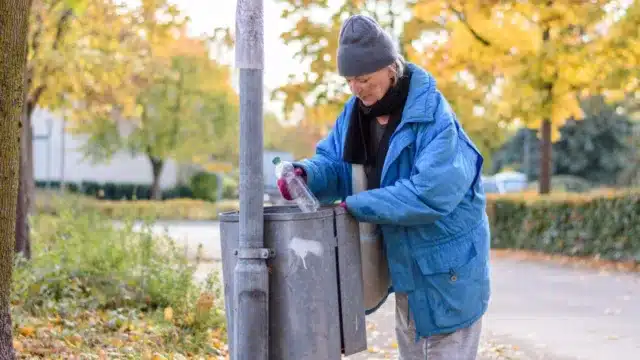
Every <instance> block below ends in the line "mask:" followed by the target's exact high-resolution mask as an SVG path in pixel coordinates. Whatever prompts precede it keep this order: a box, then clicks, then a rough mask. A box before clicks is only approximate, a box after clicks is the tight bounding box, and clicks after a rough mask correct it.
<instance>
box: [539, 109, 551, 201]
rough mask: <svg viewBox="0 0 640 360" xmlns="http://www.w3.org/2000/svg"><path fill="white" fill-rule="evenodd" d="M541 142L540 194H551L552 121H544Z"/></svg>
mask: <svg viewBox="0 0 640 360" xmlns="http://www.w3.org/2000/svg"><path fill="white" fill-rule="evenodd" d="M540 130H541V133H542V134H541V135H542V136H541V137H542V141H541V142H540V147H541V149H540V150H541V151H540V189H539V190H540V191H539V192H540V194H548V193H550V192H551V164H552V161H551V121H550V120H548V119H545V120H544V121H542V129H540Z"/></svg>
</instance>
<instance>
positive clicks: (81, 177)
mask: <svg viewBox="0 0 640 360" xmlns="http://www.w3.org/2000/svg"><path fill="white" fill-rule="evenodd" d="M32 123H33V137H34V139H33V166H34V177H35V180H36V181H61V180H64V181H65V182H73V183H80V182H82V181H93V182H99V183H105V182H114V183H134V184H140V185H151V182H152V174H151V164H150V163H149V160H148V158H147V157H146V156H144V155H140V154H138V155H134V154H131V153H129V152H126V151H120V152H118V153H116V154H115V155H114V157H113V158H112V159H110V160H109V161H108V162H105V163H97V164H96V163H93V162H92V161H91V159H88V158H86V157H85V155H84V153H83V152H82V150H81V149H82V146H83V145H84V144H85V143H86V140H87V136H86V135H74V134H69V133H64V132H63V126H64V125H63V120H62V118H61V117H60V116H59V115H57V114H53V113H51V112H48V111H46V110H43V109H36V110H35V111H34V114H33V117H32ZM178 179H179V167H178V166H177V164H176V163H175V162H174V161H171V160H170V161H167V162H166V164H165V166H164V169H163V171H162V174H161V177H160V187H161V188H163V189H167V188H172V187H174V186H176V184H177V183H178Z"/></svg>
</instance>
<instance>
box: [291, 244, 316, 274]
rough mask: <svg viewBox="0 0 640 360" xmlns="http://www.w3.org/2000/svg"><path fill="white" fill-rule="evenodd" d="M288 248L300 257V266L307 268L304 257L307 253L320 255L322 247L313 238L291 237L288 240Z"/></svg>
mask: <svg viewBox="0 0 640 360" xmlns="http://www.w3.org/2000/svg"><path fill="white" fill-rule="evenodd" d="M289 249H291V250H293V252H294V253H295V254H296V255H298V256H299V257H300V259H301V260H302V266H304V268H305V269H306V268H307V263H306V261H305V258H306V257H307V254H309V253H312V254H314V255H315V256H322V252H323V250H324V249H323V247H322V244H321V243H320V242H319V241H315V240H306V239H302V238H299V237H293V238H292V239H291V241H290V242H289Z"/></svg>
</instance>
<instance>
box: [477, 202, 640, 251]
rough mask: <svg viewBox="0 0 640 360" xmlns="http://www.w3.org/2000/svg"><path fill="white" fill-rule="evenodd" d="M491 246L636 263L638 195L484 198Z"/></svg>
mask: <svg viewBox="0 0 640 360" xmlns="http://www.w3.org/2000/svg"><path fill="white" fill-rule="evenodd" d="M487 212H488V214H489V217H490V221H491V232H492V234H491V235H492V236H491V238H492V247H493V248H508V249H524V250H533V251H539V252H545V253H551V254H559V255H569V256H588V257H597V258H601V259H605V260H614V261H635V262H638V263H640V191H639V190H628V191H619V192H613V191H610V192H608V193H591V194H582V195H578V194H557V195H549V196H537V195H532V194H524V195H522V194H520V195H511V196H505V195H497V196H493V195H492V196H489V198H488V202H487Z"/></svg>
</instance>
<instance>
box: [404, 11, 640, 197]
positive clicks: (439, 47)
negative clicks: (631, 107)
mask: <svg viewBox="0 0 640 360" xmlns="http://www.w3.org/2000/svg"><path fill="white" fill-rule="evenodd" d="M624 6H625V5H624V4H622V3H620V2H616V1H606V0H601V1H591V2H587V3H583V2H575V1H569V0H564V1H546V2H539V3H535V2H516V1H508V2H498V1H454V2H451V1H440V2H438V1H430V2H420V3H418V4H417V5H416V8H415V10H414V14H415V16H414V18H415V19H416V21H421V22H423V23H426V24H433V23H436V24H442V26H441V28H443V29H444V30H441V29H438V30H427V31H426V33H429V34H431V35H432V36H437V37H439V38H441V39H442V40H441V41H427V42H424V41H423V42H422V43H421V44H415V45H414V47H415V48H416V51H417V53H421V54H423V55H424V56H423V58H424V59H425V61H434V60H435V61H436V63H437V64H444V65H443V69H444V70H446V71H450V69H455V68H457V67H462V68H463V69H464V71H465V73H468V74H469V75H470V76H471V78H472V79H476V78H479V79H483V78H485V77H486V74H487V73H489V74H491V75H492V76H493V78H494V79H495V81H494V84H493V85H492V88H493V89H494V90H495V91H496V92H497V93H498V94H499V101H498V102H497V106H498V109H499V112H498V114H499V115H500V117H502V118H504V119H508V120H509V119H511V120H517V121H519V122H521V123H523V124H525V125H526V126H528V127H531V128H535V129H539V137H540V139H541V142H540V146H541V151H540V154H541V161H540V177H541V181H540V189H539V190H540V192H541V193H548V192H549V191H550V190H551V188H550V175H551V166H552V157H551V148H552V146H551V144H552V142H554V141H557V140H558V139H559V138H560V132H559V129H560V127H561V126H562V125H563V124H564V122H565V121H566V120H568V119H570V118H573V119H580V118H582V113H581V109H580V106H579V99H578V97H579V95H583V94H584V93H586V92H588V91H594V90H595V89H597V88H598V81H599V80H600V78H599V72H601V71H602V69H603V68H602V67H600V66H598V64H600V63H602V62H603V61H606V59H610V55H609V52H610V51H613V50H614V49H616V50H620V51H624V50H621V49H622V48H623V47H624V46H627V45H628V44H619V43H617V42H616V41H614V40H613V38H614V37H616V31H614V29H616V28H617V27H619V26H625V29H626V28H627V26H626V25H628V24H629V23H635V24H636V29H637V27H638V26H637V24H638V23H637V22H635V21H636V20H635V19H636V18H637V15H635V12H634V11H630V9H626V8H624ZM632 6H636V5H632ZM417 27H418V28H419V27H420V26H417ZM607 30H609V31H607ZM624 34H625V35H628V40H625V41H627V42H637V41H638V36H637V30H636V33H635V34H633V33H632V32H631V31H625V32H624ZM423 36H424V33H423ZM418 45H420V46H422V47H423V48H422V49H419V47H418ZM427 59H428V60H427ZM625 62H626V64H620V63H619V62H618V63H612V65H613V67H612V66H608V67H607V69H608V70H607V71H606V73H615V72H616V71H617V70H618V69H619V66H623V67H624V68H627V67H629V66H633V67H637V63H638V57H637V56H635V55H634V56H628V57H627V58H626V59H625ZM456 74H457V75H459V72H456ZM621 84H624V83H622V82H619V83H617V84H614V83H610V84H609V85H610V86H611V87H612V88H613V89H616V88H619V87H620V86H621Z"/></svg>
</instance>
